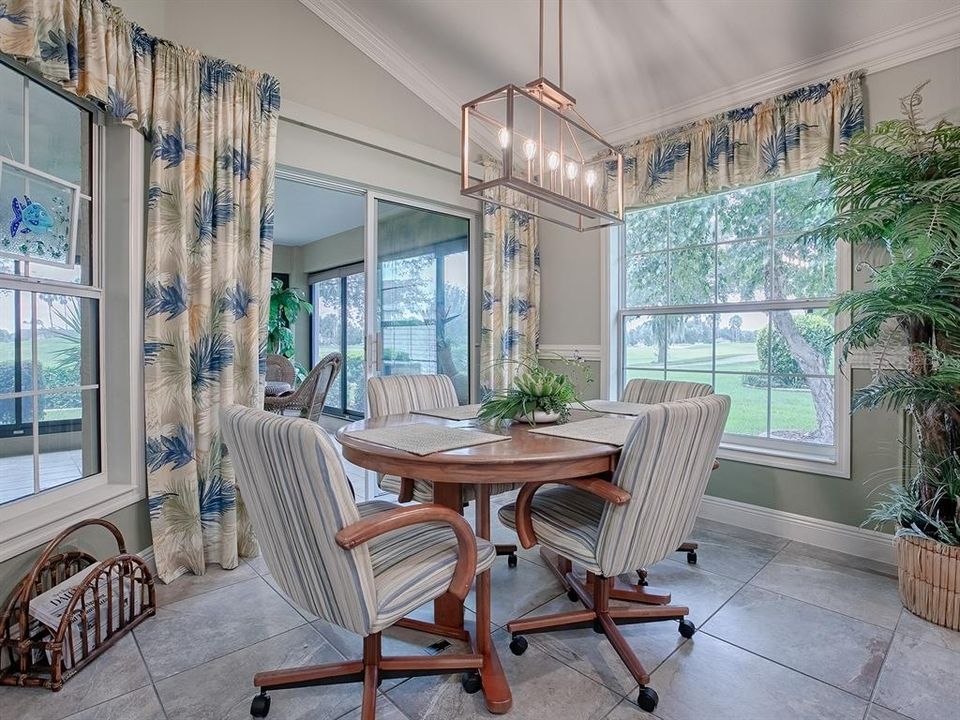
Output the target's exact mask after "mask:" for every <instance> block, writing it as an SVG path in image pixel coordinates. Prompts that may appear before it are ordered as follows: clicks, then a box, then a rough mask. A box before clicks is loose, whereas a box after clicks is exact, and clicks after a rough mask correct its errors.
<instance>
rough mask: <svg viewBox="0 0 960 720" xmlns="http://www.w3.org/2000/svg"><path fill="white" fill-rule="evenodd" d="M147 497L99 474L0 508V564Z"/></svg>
mask: <svg viewBox="0 0 960 720" xmlns="http://www.w3.org/2000/svg"><path fill="white" fill-rule="evenodd" d="M143 497H144V493H143V490H142V489H141V488H138V487H136V486H133V485H117V484H110V483H108V482H107V479H106V476H105V475H96V476H94V477H90V478H86V479H84V480H78V481H76V482H73V483H70V484H69V485H68V486H65V487H63V488H59V489H57V490H52V491H50V493H43V494H40V495H35V496H33V497H29V498H24V499H23V500H16V501H14V502H11V503H8V504H7V505H4V506H2V507H0V528H2V530H0V562H2V561H4V560H8V559H10V558H11V557H14V556H15V555H19V554H20V553H22V552H26V551H28V550H32V549H33V548H36V547H38V546H41V545H43V544H44V543H47V542H49V541H50V540H51V539H53V538H54V537H55V536H56V535H57V533H59V532H61V531H63V530H65V529H66V528H68V527H69V526H70V525H72V524H74V523H76V522H79V521H81V520H87V519H90V518H95V517H103V516H105V515H109V514H110V513H112V512H116V511H117V510H120V509H122V508H125V507H127V506H128V505H132V504H134V503H136V502H139V501H140V500H142V499H143ZM130 549H131V548H128V550H130ZM133 549H136V548H133Z"/></svg>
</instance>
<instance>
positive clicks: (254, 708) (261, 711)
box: [250, 692, 270, 718]
mask: <svg viewBox="0 0 960 720" xmlns="http://www.w3.org/2000/svg"><path fill="white" fill-rule="evenodd" d="M269 712H270V696H269V695H267V694H266V693H263V692H262V693H260V694H259V695H257V696H256V697H255V698H254V699H253V702H252V703H250V717H255V718H265V717H266V716H267V713H269Z"/></svg>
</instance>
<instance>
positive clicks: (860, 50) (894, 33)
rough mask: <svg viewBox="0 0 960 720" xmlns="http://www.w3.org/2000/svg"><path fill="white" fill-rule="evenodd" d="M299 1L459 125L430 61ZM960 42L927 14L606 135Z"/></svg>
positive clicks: (339, 0)
mask: <svg viewBox="0 0 960 720" xmlns="http://www.w3.org/2000/svg"><path fill="white" fill-rule="evenodd" d="M300 3H301V4H302V5H303V6H304V7H306V8H307V9H308V10H310V11H311V12H313V13H314V14H315V15H316V16H317V17H319V18H320V19H321V20H323V21H324V22H325V23H327V24H328V25H330V26H331V27H332V28H333V29H334V30H336V31H337V32H338V33H339V34H340V35H342V36H343V37H344V38H346V39H347V40H348V41H349V42H350V43H352V44H353V45H354V46H355V47H357V49H359V50H360V51H361V52H363V53H364V54H365V55H366V56H367V57H369V58H370V59H371V60H373V61H374V62H375V63H377V64H378V65H379V66H380V67H381V68H383V69H384V70H386V71H387V72H388V73H390V75H392V76H393V77H394V78H396V79H397V80H398V81H399V82H400V83H401V84H403V85H404V86H405V87H406V88H407V89H408V90H410V91H411V92H413V93H414V94H415V95H417V96H418V97H420V99H421V100H423V101H424V102H425V103H427V104H428V105H429V106H430V107H432V108H433V109H434V110H435V111H436V112H438V113H439V114H440V115H441V116H443V117H444V118H446V119H447V120H448V121H450V122H451V123H452V124H453V125H454V126H456V127H459V126H460V106H461V101H462V99H463V98H460V99H458V98H457V97H456V96H455V95H454V94H453V93H451V92H449V91H448V90H447V89H446V88H444V87H443V86H442V85H440V84H439V83H438V82H436V81H435V80H434V79H433V78H432V77H431V76H430V73H429V72H428V71H427V70H426V69H425V68H423V67H422V66H420V65H418V64H417V63H416V62H414V61H413V60H412V59H411V58H410V56H409V55H407V54H406V53H404V52H403V51H402V50H401V49H400V48H399V47H398V46H397V45H396V44H395V43H393V42H392V41H391V40H390V39H389V38H387V37H386V36H385V35H384V34H383V33H381V32H380V31H379V30H377V29H376V28H374V27H373V26H372V25H370V23H368V22H367V21H366V20H365V19H363V18H362V17H360V15H358V14H357V13H356V12H355V11H354V10H352V9H351V8H350V7H349V6H348V4H347V2H345V0H300ZM956 47H960V8H956V9H950V10H946V11H944V12H942V13H937V14H935V15H928V16H927V17H923V18H920V19H918V20H916V21H914V22H912V23H909V24H907V25H903V26H901V27H899V28H895V29H893V30H888V31H885V32H882V33H878V34H876V35H872V36H870V37H868V38H865V39H863V40H860V41H858V42H855V43H852V44H850V45H847V46H846V47H843V48H840V49H838V50H835V51H833V52H830V53H826V54H823V55H820V56H818V57H815V58H811V59H809V60H804V61H803V62H799V63H794V64H793V65H788V66H786V67H783V68H780V69H779V70H776V71H774V72H771V73H767V74H765V75H760V76H758V77H755V78H753V79H751V80H748V81H746V82H743V83H739V84H737V85H733V86H730V87H727V88H723V89H721V90H718V91H716V92H713V93H709V94H707V95H704V96H701V97H698V98H697V99H696V100H693V101H690V102H687V103H681V104H678V105H674V106H673V107H670V108H667V109H665V110H662V111H660V112H656V113H652V114H650V115H647V116H645V117H642V118H639V119H637V120H631V121H629V122H625V123H621V124H619V125H615V126H613V127H608V128H606V129H604V130H603V131H601V133H600V134H601V135H602V136H603V137H605V138H607V140H608V141H610V142H613V143H622V142H627V141H629V140H632V139H635V138H637V137H640V136H642V135H647V134H650V133H652V132H656V131H658V130H662V129H665V128H669V127H675V126H677V125H682V124H685V123H687V122H691V121H693V120H696V119H698V118H701V117H706V116H708V115H711V114H713V113H717V112H722V111H723V110H726V109H729V108H733V107H738V106H741V105H747V104H750V103H752V102H757V101H758V100H762V99H764V98H767V97H770V96H771V95H777V94H779V93H782V92H786V91H788V90H790V89H792V88H794V87H797V86H799V85H804V84H807V83H812V82H817V81H820V80H823V79H824V78H828V77H835V76H837V75H841V74H843V73H846V72H850V71H851V70H859V69H863V70H866V71H867V72H868V73H876V72H881V71H883V70H888V69H890V68H893V67H896V66H898V65H903V64H904V63H908V62H911V61H913V60H919V59H921V58H925V57H929V56H930V55H936V54H937V53H940V52H944V51H946V50H952V49H953V48H956Z"/></svg>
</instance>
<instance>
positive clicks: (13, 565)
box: [0, 500, 153, 601]
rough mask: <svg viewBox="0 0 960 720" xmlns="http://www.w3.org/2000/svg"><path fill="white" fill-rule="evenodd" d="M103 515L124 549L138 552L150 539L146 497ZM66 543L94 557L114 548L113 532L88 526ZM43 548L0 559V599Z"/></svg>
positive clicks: (22, 574)
mask: <svg viewBox="0 0 960 720" xmlns="http://www.w3.org/2000/svg"><path fill="white" fill-rule="evenodd" d="M106 519H107V520H109V521H110V522H112V523H113V524H114V525H116V526H117V527H118V528H119V530H120V532H121V533H123V538H124V540H125V541H126V544H127V551H128V552H134V553H139V552H141V551H143V550H145V549H146V548H148V547H150V545H151V544H152V543H153V540H152V536H151V535H150V516H149V513H148V512H147V501H146V500H140V501H139V502H136V503H134V504H133V505H128V506H127V507H125V508H121V509H120V510H117V511H116V512H113V513H110V514H109V515H107V516H106ZM68 545H69V546H72V547H76V548H78V549H81V550H85V551H87V552H89V553H90V554H91V555H93V556H94V557H98V558H100V557H102V558H105V557H107V556H109V555H110V554H111V553H115V552H116V544H115V543H114V542H113V536H112V535H110V534H109V533H108V532H106V531H105V530H103V529H102V528H87V529H85V530H83V531H81V532H79V533H77V535H75V536H74V539H73V540H72V541H69V542H68ZM41 549H42V548H34V549H32V550H27V551H26V552H23V553H20V554H19V555H14V556H13V557H12V558H10V559H8V560H5V561H4V562H0V601H6V599H7V596H8V595H9V594H10V592H11V591H12V590H13V588H14V586H15V585H16V584H17V583H18V582H19V581H20V578H22V577H23V576H24V575H26V573H27V571H29V570H30V566H31V565H32V564H33V562H34V561H35V560H36V559H37V556H38V555H39V554H40V551H41Z"/></svg>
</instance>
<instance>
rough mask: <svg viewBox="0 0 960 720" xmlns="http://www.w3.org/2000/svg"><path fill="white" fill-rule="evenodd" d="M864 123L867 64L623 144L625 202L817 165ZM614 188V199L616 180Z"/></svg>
mask: <svg viewBox="0 0 960 720" xmlns="http://www.w3.org/2000/svg"><path fill="white" fill-rule="evenodd" d="M863 127H864V113H863V72H859V71H858V72H854V73H850V74H848V75H845V76H844V77H841V78H836V79H834V80H829V81H827V82H821V83H815V84H813V85H807V86H805V87H801V88H798V89H796V90H793V91H791V92H788V93H785V94H782V95H778V96H777V97H773V98H770V99H768V100H764V101H763V102H759V103H756V104H754V105H750V106H748V107H743V108H737V109H735V110H730V111H728V112H724V113H720V114H719V115H715V116H713V117H709V118H706V119H704V120H700V121H697V122H694V123H691V124H689V125H684V126H682V127H679V128H675V129H672V130H666V131H664V132H660V133H657V134H656V135H652V136H649V137H644V138H641V139H639V140H636V141H634V142H631V143H629V144H627V145H624V146H623V147H621V148H620V150H621V152H623V160H624V173H623V181H624V203H625V205H626V206H627V207H641V206H644V205H654V204H658V203H663V202H669V201H671V200H676V199H679V198H684V197H695V196H698V195H705V194H709V193H714V192H717V191H719V190H724V189H727V188H734V187H739V186H743V185H754V184H756V183H760V182H764V181H765V180H774V179H776V178H778V177H786V176H788V175H795V174H797V173H801V172H807V171H810V170H815V169H817V167H819V165H820V163H821V162H822V161H823V160H824V158H825V157H826V155H827V154H828V153H830V152H840V151H842V150H843V149H844V148H845V147H846V145H847V143H848V142H849V141H850V138H851V137H852V136H853V135H854V134H855V133H857V132H858V131H860V130H862V129H863ZM608 179H609V178H608ZM608 190H609V192H610V193H611V194H610V196H609V197H608V205H609V206H610V207H615V204H616V203H615V198H614V197H613V195H612V193H613V192H614V191H615V187H613V186H612V185H608Z"/></svg>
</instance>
